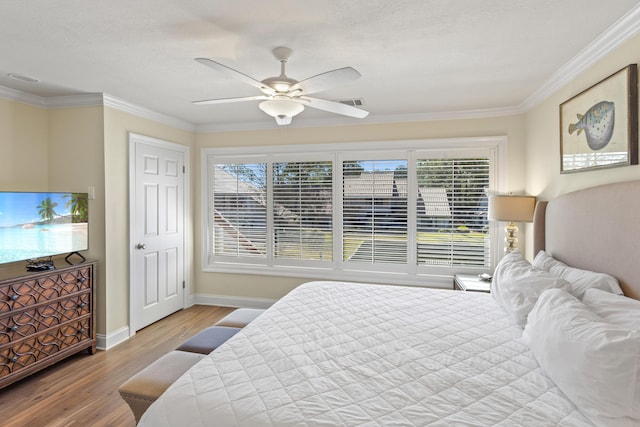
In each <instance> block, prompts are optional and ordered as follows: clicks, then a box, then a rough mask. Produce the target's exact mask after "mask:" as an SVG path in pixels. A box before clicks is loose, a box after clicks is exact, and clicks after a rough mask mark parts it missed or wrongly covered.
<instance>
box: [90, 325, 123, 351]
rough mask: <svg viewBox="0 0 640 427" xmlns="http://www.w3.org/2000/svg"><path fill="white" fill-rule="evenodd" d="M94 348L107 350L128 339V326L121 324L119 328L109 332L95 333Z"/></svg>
mask: <svg viewBox="0 0 640 427" xmlns="http://www.w3.org/2000/svg"><path fill="white" fill-rule="evenodd" d="M96 339H97V341H98V342H97V343H96V348H97V349H98V350H109V349H110V348H113V347H115V346H117V345H118V344H120V343H121V342H124V341H126V340H128V339H129V327H128V326H123V327H122V328H120V329H117V330H115V331H113V332H111V333H110V334H107V335H103V334H96Z"/></svg>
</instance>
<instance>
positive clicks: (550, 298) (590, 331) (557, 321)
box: [525, 289, 640, 425]
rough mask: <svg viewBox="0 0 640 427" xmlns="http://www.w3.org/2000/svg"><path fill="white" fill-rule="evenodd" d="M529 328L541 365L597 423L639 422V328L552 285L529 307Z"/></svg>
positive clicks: (622, 423)
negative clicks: (613, 320)
mask: <svg viewBox="0 0 640 427" xmlns="http://www.w3.org/2000/svg"><path fill="white" fill-rule="evenodd" d="M525 333H526V335H527V336H528V338H529V346H530V347H531V350H532V351H533V354H534V355H535V357H536V359H537V360H538V363H540V366H542V368H543V369H544V370H545V372H546V373H547V375H549V377H550V378H551V379H552V380H553V382H555V383H556V385H557V386H558V387H559V388H560V390H562V392H563V393H564V394H566V395H567V396H568V397H569V399H571V401H573V403H574V404H575V405H576V406H577V407H578V409H579V410H580V412H582V413H583V414H584V415H585V416H587V417H588V418H589V419H590V420H591V421H593V422H594V423H595V424H596V425H638V424H637V423H640V332H638V331H632V330H629V329H628V328H625V327H623V326H619V325H615V324H612V323H608V322H605V321H604V319H602V318H601V317H600V316H598V315H597V314H596V313H594V312H592V311H591V310H589V308H588V307H587V306H586V305H584V304H583V303H582V302H581V301H580V300H578V299H577V298H576V297H574V296H572V295H571V294H569V293H567V292H565V291H563V290H560V289H550V290H547V291H545V292H544V293H543V294H542V295H541V296H540V298H539V299H538V303H537V304H536V306H535V307H534V309H533V310H532V311H531V313H529V319H528V322H527V326H526V328H525Z"/></svg>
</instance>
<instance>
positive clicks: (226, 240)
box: [209, 163, 267, 258]
mask: <svg viewBox="0 0 640 427" xmlns="http://www.w3.org/2000/svg"><path fill="white" fill-rule="evenodd" d="M209 170H210V174H211V177H212V180H213V183H212V186H211V187H212V191H213V206H212V212H211V213H210V218H209V220H210V221H211V222H212V224H213V239H212V243H213V245H212V246H213V247H212V254H213V255H214V256H216V255H219V256H230V257H258V258H265V257H266V256H267V251H266V242H267V197H266V188H267V186H266V182H267V177H266V164H264V163H220V164H212V165H210V167H209Z"/></svg>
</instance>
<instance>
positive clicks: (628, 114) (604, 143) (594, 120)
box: [560, 64, 638, 174]
mask: <svg viewBox="0 0 640 427" xmlns="http://www.w3.org/2000/svg"><path fill="white" fill-rule="evenodd" d="M637 164H638V67H637V64H631V65H628V66H626V67H625V68H623V69H621V70H619V71H617V72H615V73H614V74H612V75H610V76H609V77H607V78H605V79H604V80H602V81H600V82H598V83H596V84H595V85H593V86H591V87H589V88H588V89H585V90H584V91H582V92H580V93H579V94H577V95H575V96H573V97H572V98H570V99H568V100H566V101H565V102H563V103H562V104H560V173H563V174H564V173H573V172H582V171H587V170H593V169H604V168H611V167H617V166H628V165H637Z"/></svg>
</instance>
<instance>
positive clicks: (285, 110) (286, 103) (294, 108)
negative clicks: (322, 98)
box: [258, 98, 304, 117]
mask: <svg viewBox="0 0 640 427" xmlns="http://www.w3.org/2000/svg"><path fill="white" fill-rule="evenodd" d="M258 107H260V109H261V110H262V111H264V112H265V113H267V114H268V115H270V116H273V117H293V116H295V115H297V114H300V113H302V111H304V105H302V104H300V103H299V102H295V101H291V100H289V99H277V98H274V99H272V100H269V101H263V102H261V103H260V104H259V105H258Z"/></svg>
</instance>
